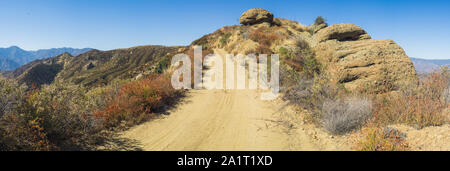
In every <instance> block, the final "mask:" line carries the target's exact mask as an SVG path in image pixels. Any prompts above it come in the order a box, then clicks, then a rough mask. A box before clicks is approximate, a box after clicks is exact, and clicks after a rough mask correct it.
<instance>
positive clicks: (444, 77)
mask: <svg viewBox="0 0 450 171" xmlns="http://www.w3.org/2000/svg"><path fill="white" fill-rule="evenodd" d="M449 81H450V79H449V76H448V72H446V71H442V72H440V73H431V74H430V75H429V76H427V77H426V78H425V79H424V80H422V81H421V83H420V85H419V86H413V87H411V88H407V89H406V90H402V91H401V92H399V93H396V94H388V95H381V96H378V97H377V98H376V105H375V113H374V119H373V122H374V123H377V124H380V125H388V124H397V123H399V124H408V125H410V126H413V127H416V128H424V127H427V126H440V125H442V124H444V123H448V122H449V121H448V116H445V112H444V110H445V109H446V108H448V104H449V103H448V101H447V98H448V97H445V92H446V89H448V86H449ZM447 115H448V114H447Z"/></svg>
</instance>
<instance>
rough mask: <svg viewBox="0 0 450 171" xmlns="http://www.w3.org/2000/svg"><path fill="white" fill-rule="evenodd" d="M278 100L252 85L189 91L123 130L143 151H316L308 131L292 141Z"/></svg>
mask: <svg viewBox="0 0 450 171" xmlns="http://www.w3.org/2000/svg"><path fill="white" fill-rule="evenodd" d="M282 107H283V106H282V105H279V104H275V103H274V102H267V101H261V100H260V99H259V97H258V93H257V92H256V90H233V91H225V90H193V91H191V92H190V93H189V95H188V97H187V98H186V101H185V102H184V103H183V104H181V105H180V106H179V107H178V108H177V109H175V110H173V111H171V112H170V115H168V116H166V117H165V118H162V119H158V120H153V121H150V122H147V123H145V124H143V125H140V126H137V127H135V128H132V129H131V130H129V131H127V132H125V133H123V137H124V138H129V139H134V140H136V141H137V142H139V143H140V144H141V146H142V147H141V148H142V149H143V150H158V151H159V150H177V151H178V150H213V151H215V150H225V151H228V150H240V151H241V150H244V151H252V150H264V151H272V150H318V148H317V147H315V146H314V145H313V143H311V141H310V138H309V137H308V136H307V135H304V136H303V137H301V138H299V135H295V136H296V138H295V141H293V139H292V137H291V136H293V135H292V134H290V133H289V131H288V129H290V128H289V127H290V126H289V125H288V124H284V122H283V121H282V120H280V119H281V117H280V114H281V113H280V110H282Z"/></svg>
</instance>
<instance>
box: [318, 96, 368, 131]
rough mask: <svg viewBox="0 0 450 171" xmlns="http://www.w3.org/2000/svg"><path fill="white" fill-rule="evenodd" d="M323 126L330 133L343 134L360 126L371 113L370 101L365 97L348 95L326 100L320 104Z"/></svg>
mask: <svg viewBox="0 0 450 171" xmlns="http://www.w3.org/2000/svg"><path fill="white" fill-rule="evenodd" d="M322 113H323V118H322V120H323V127H324V128H325V129H326V130H328V131H329V132H331V133H332V134H345V133H348V132H350V131H352V130H355V129H358V128H360V127H361V126H362V125H363V124H364V123H365V122H366V121H367V120H368V119H369V118H370V117H371V115H372V103H371V101H370V100H369V99H367V98H361V97H357V96H354V97H348V98H345V99H337V100H327V101H325V102H324V103H323V106H322Z"/></svg>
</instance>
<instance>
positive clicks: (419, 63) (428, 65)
mask: <svg viewBox="0 0 450 171" xmlns="http://www.w3.org/2000/svg"><path fill="white" fill-rule="evenodd" d="M411 60H412V62H413V63H414V67H415V68H416V71H417V72H418V73H419V74H423V73H430V72H433V71H436V70H438V69H439V68H440V67H441V66H449V67H450V59H436V60H435V59H420V58H412V57H411Z"/></svg>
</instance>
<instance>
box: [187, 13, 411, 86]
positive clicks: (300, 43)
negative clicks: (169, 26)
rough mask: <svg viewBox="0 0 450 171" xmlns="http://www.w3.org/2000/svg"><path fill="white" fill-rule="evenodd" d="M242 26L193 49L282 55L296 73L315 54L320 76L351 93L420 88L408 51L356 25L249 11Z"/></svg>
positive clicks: (219, 33)
mask: <svg viewBox="0 0 450 171" xmlns="http://www.w3.org/2000/svg"><path fill="white" fill-rule="evenodd" d="M240 23H241V25H235V26H229V27H224V28H221V29H219V30H217V31H216V32H214V33H211V34H209V35H206V36H204V37H202V38H200V39H198V40H196V41H194V42H193V43H192V45H202V46H203V47H204V48H206V49H224V50H226V51H227V52H229V53H233V54H249V53H255V54H262V53H263V54H271V53H279V54H280V55H281V60H282V62H284V63H287V64H288V65H290V66H291V67H293V68H298V69H300V70H301V69H303V68H305V59H304V53H305V51H308V52H311V53H314V54H315V55H314V56H315V58H316V60H317V61H318V62H319V63H320V65H321V71H323V73H324V74H326V75H327V76H328V77H329V78H330V80H331V81H334V82H336V83H339V84H343V85H344V86H345V87H346V88H347V89H349V90H352V91H353V90H356V91H367V90H370V91H375V92H388V91H391V90H395V89H397V88H399V87H401V86H403V85H405V84H409V83H416V82H417V74H416V71H415V69H414V66H413V64H412V62H411V60H410V59H409V57H408V56H407V55H406V54H405V51H404V50H403V49H402V48H401V47H400V46H399V45H398V44H396V43H395V42H394V41H393V40H373V39H372V38H371V36H370V35H369V33H367V32H366V31H365V30H364V29H363V28H361V27H359V26H356V25H354V24H335V25H331V26H328V24H327V23H325V22H324V21H321V20H319V21H316V23H315V24H313V25H310V26H304V25H302V24H300V23H298V22H296V21H291V20H287V19H281V18H275V17H274V15H273V14H272V13H271V12H269V11H267V10H264V9H259V8H258V9H250V10H248V11H246V12H244V13H243V14H242V16H241V17H240Z"/></svg>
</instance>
